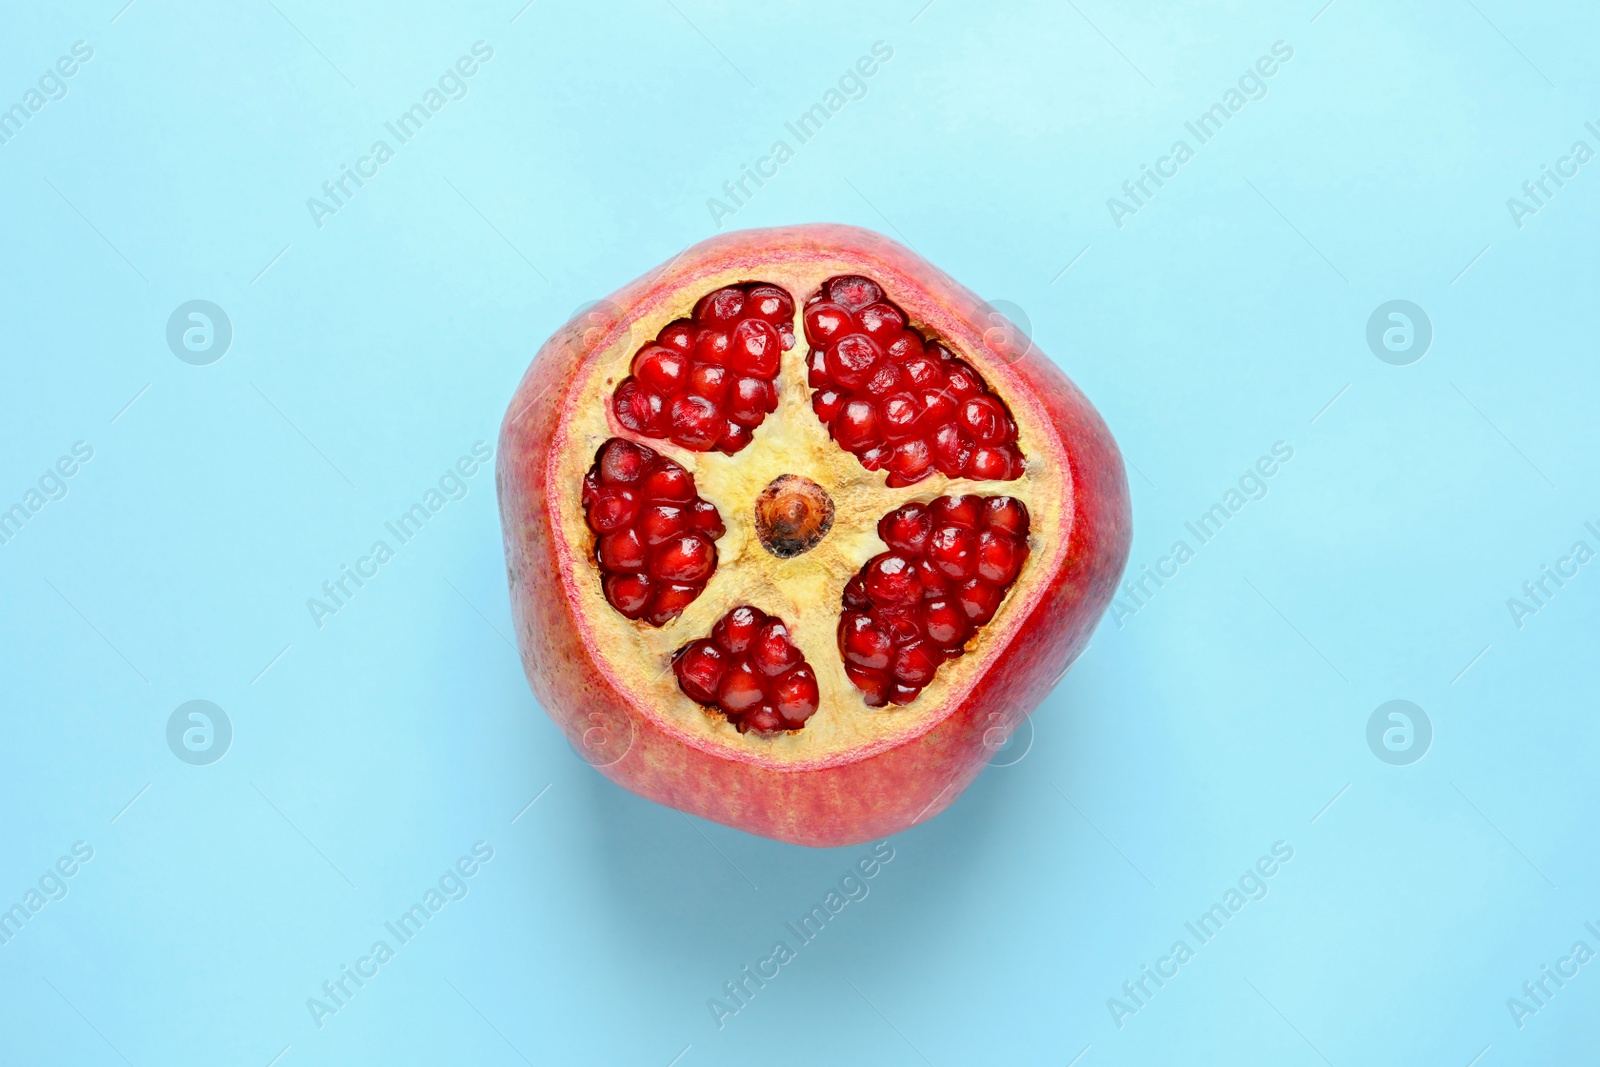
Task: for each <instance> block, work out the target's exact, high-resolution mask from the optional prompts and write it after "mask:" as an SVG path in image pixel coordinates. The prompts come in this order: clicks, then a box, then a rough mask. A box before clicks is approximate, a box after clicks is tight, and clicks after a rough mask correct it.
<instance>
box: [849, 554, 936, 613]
mask: <svg viewBox="0 0 1600 1067" xmlns="http://www.w3.org/2000/svg"><path fill="white" fill-rule="evenodd" d="M861 577H862V581H863V582H864V583H865V585H866V587H867V596H869V597H871V598H872V602H873V603H874V604H875V605H877V606H879V607H892V606H894V605H896V604H915V603H916V602H917V601H919V600H921V599H922V583H921V582H920V581H918V580H917V572H916V568H915V567H914V565H913V564H912V562H911V561H910V560H908V559H906V558H905V557H904V556H897V555H894V554H893V553H890V552H883V553H880V554H879V555H876V556H873V557H872V559H870V560H868V561H867V565H866V567H864V568H863V569H862V571H861Z"/></svg>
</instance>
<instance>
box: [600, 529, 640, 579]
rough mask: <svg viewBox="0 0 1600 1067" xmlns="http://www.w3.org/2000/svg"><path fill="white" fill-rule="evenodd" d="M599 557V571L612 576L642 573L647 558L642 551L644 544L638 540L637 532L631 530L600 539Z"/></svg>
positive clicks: (610, 534)
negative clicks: (606, 572)
mask: <svg viewBox="0 0 1600 1067" xmlns="http://www.w3.org/2000/svg"><path fill="white" fill-rule="evenodd" d="M599 555H600V567H601V569H602V570H607V571H610V572H612V573H613V574H616V573H619V572H626V573H630V574H631V573H637V572H638V571H642V570H644V567H645V562H646V560H647V559H648V558H649V557H648V555H647V554H646V553H645V550H644V542H643V541H641V540H639V534H638V532H637V531H635V530H633V529H632V528H629V529H626V530H618V531H617V532H616V533H608V534H606V535H605V536H604V537H602V538H600V546H599Z"/></svg>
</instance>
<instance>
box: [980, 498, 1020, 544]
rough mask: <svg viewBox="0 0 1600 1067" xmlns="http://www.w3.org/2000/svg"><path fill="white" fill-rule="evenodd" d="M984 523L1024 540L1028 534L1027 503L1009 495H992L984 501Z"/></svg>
mask: <svg viewBox="0 0 1600 1067" xmlns="http://www.w3.org/2000/svg"><path fill="white" fill-rule="evenodd" d="M983 523H984V525H985V526H987V527H988V528H989V529H991V530H1004V531H1005V532H1006V533H1008V534H1010V535H1011V536H1012V537H1014V538H1016V539H1018V540H1022V539H1023V538H1026V537H1027V536H1028V508H1027V505H1025V504H1024V503H1023V502H1022V501H1020V500H1016V499H1014V498H1012V497H1009V496H991V497H989V498H987V499H986V500H984V502H983Z"/></svg>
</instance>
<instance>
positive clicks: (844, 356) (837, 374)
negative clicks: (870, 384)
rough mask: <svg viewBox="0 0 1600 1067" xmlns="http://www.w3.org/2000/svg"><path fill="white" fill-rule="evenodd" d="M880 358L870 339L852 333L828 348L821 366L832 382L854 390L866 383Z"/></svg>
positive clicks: (880, 354)
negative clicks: (869, 373)
mask: <svg viewBox="0 0 1600 1067" xmlns="http://www.w3.org/2000/svg"><path fill="white" fill-rule="evenodd" d="M881 356H882V353H881V352H879V351H878V346H877V345H875V344H873V343H872V338H870V337H868V336H867V335H866V334H864V333H853V334H850V335H849V336H847V337H841V338H839V340H837V341H835V342H834V343H833V344H832V345H829V346H828V349H827V351H826V353H825V354H824V356H823V364H822V365H823V369H824V370H826V371H827V373H828V376H829V377H830V378H831V379H832V380H833V381H834V382H836V383H838V384H839V385H842V386H844V387H845V388H846V389H855V388H857V387H858V386H860V385H862V384H864V383H865V382H866V380H867V374H868V372H869V371H871V370H872V367H873V364H875V363H877V362H878V360H879V359H880V358H881Z"/></svg>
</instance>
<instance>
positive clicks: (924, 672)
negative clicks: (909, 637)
mask: <svg viewBox="0 0 1600 1067" xmlns="http://www.w3.org/2000/svg"><path fill="white" fill-rule="evenodd" d="M943 660H944V657H943V656H941V655H939V654H938V653H936V652H933V651H932V650H930V649H929V648H928V646H927V645H925V644H923V643H922V642H921V641H913V642H911V643H910V644H908V645H902V646H900V647H899V648H898V649H896V650H895V654H894V663H893V664H892V669H893V671H894V677H895V681H897V682H899V683H900V684H901V685H909V686H916V687H917V688H919V689H920V688H921V687H923V686H925V685H927V684H928V683H929V682H931V681H933V672H934V671H936V670H938V669H939V664H940V663H942V662H943Z"/></svg>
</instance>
